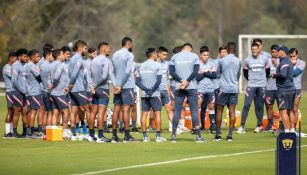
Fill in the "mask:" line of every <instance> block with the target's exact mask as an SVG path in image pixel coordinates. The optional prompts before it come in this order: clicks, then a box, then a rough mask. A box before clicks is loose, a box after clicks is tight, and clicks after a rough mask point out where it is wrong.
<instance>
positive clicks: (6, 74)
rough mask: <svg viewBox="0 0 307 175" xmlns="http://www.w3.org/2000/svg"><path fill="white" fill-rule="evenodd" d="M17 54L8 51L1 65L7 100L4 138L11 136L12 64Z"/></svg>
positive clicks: (12, 112)
mask: <svg viewBox="0 0 307 175" xmlns="http://www.w3.org/2000/svg"><path fill="white" fill-rule="evenodd" d="M16 59H17V56H16V52H9V54H8V62H7V64H6V65H5V66H4V67H3V70H2V75H3V79H4V84H5V92H6V94H5V96H6V101H7V114H6V117H5V133H4V138H10V137H12V136H13V131H12V130H13V123H12V121H13V114H14V111H13V100H12V99H13V97H12V95H11V91H12V86H13V84H12V80H11V78H12V64H13V63H14V62H15V61H16Z"/></svg>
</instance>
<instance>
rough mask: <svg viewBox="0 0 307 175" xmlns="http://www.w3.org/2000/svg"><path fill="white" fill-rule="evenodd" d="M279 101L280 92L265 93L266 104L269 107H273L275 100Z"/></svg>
mask: <svg viewBox="0 0 307 175" xmlns="http://www.w3.org/2000/svg"><path fill="white" fill-rule="evenodd" d="M277 99H278V90H267V91H266V92H265V99H264V101H265V104H267V105H273V104H274V103H275V100H276V101H277Z"/></svg>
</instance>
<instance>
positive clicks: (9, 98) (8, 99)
mask: <svg viewBox="0 0 307 175" xmlns="http://www.w3.org/2000/svg"><path fill="white" fill-rule="evenodd" d="M5 96H6V104H7V107H8V108H12V107H13V100H12V99H13V98H12V95H11V93H10V92H6V93H5Z"/></svg>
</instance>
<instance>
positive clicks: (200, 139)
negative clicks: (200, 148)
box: [195, 136, 205, 143]
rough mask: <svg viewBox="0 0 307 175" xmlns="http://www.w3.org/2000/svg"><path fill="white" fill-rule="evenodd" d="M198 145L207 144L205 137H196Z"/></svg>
mask: <svg viewBox="0 0 307 175" xmlns="http://www.w3.org/2000/svg"><path fill="white" fill-rule="evenodd" d="M195 142H196V143H205V139H204V138H203V137H199V136H196V140H195Z"/></svg>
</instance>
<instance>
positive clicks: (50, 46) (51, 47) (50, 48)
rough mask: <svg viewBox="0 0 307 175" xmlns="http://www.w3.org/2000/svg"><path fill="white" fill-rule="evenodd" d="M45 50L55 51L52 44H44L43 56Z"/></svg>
mask: <svg viewBox="0 0 307 175" xmlns="http://www.w3.org/2000/svg"><path fill="white" fill-rule="evenodd" d="M45 50H51V51H52V50H53V45H52V44H50V43H46V44H44V46H43V54H44V52H45Z"/></svg>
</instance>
